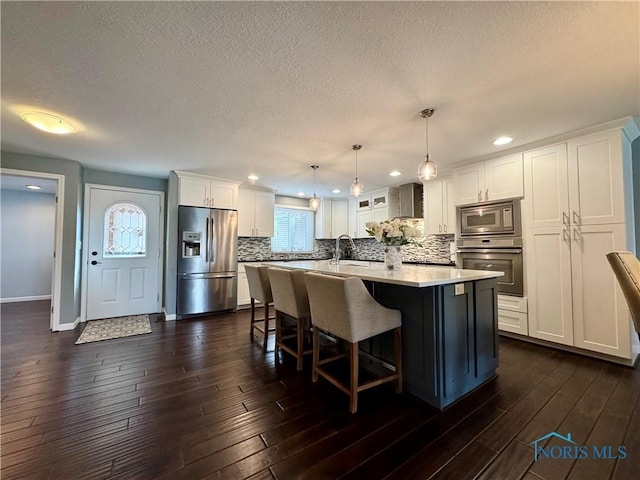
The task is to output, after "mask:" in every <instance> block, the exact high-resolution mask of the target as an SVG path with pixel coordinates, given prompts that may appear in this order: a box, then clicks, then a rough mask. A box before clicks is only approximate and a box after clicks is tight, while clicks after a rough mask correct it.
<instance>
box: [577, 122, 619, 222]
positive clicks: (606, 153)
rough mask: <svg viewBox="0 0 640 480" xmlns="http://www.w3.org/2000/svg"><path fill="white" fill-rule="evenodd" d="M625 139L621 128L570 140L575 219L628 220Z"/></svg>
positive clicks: (599, 220)
mask: <svg viewBox="0 0 640 480" xmlns="http://www.w3.org/2000/svg"><path fill="white" fill-rule="evenodd" d="M622 141H623V138H622V135H621V134H620V131H619V130H613V131H612V130H609V131H607V132H603V133H600V134H595V135H587V136H584V137H579V138H575V139H572V140H569V141H568V142H567V149H568V153H569V155H568V178H569V207H570V208H571V221H572V223H575V224H577V225H602V224H605V223H621V222H624V220H625V210H624V195H625V189H624V175H623V162H622V148H623V147H622Z"/></svg>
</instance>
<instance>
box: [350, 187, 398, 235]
mask: <svg viewBox="0 0 640 480" xmlns="http://www.w3.org/2000/svg"><path fill="white" fill-rule="evenodd" d="M354 204H355V213H354V212H353V211H350V212H349V214H348V216H351V217H352V218H355V225H350V226H349V231H350V232H352V231H353V233H354V237H355V238H367V237H369V234H368V233H367V231H366V224H367V222H382V221H384V220H389V219H390V218H394V217H397V216H399V215H400V197H399V191H398V188H397V187H390V188H383V189H380V190H374V191H373V192H371V193H368V194H365V195H361V196H359V197H357V198H356V199H355V202H354V201H353V199H350V200H349V205H350V206H351V207H350V208H351V209H352V208H353V206H354Z"/></svg>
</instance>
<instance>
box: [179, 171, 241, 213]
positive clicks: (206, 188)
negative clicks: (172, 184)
mask: <svg viewBox="0 0 640 480" xmlns="http://www.w3.org/2000/svg"><path fill="white" fill-rule="evenodd" d="M175 173H176V175H177V176H178V204H179V205H188V206H191V207H209V208H228V209H233V210H235V209H237V208H238V183H234V182H232V181H225V180H224V179H219V178H215V177H207V176H205V175H197V174H194V173H188V172H178V171H176V172H175Z"/></svg>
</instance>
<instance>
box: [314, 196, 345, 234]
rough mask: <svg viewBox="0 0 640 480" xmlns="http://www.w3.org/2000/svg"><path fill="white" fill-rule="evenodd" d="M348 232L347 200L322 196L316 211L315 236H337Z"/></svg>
mask: <svg viewBox="0 0 640 480" xmlns="http://www.w3.org/2000/svg"><path fill="white" fill-rule="evenodd" d="M344 233H347V234H348V233H349V212H348V202H347V200H332V199H328V198H323V199H321V200H320V207H319V208H318V210H317V211H316V238H337V237H339V236H340V235H342V234H344Z"/></svg>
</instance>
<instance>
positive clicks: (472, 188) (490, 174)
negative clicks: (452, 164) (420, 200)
mask: <svg viewBox="0 0 640 480" xmlns="http://www.w3.org/2000/svg"><path fill="white" fill-rule="evenodd" d="M454 182H455V185H456V187H457V188H456V196H455V204H456V205H465V204H469V203H477V202H486V201H490V200H501V199H504V198H513V197H522V196H523V195H524V186H523V171H522V154H521V153H517V154H514V155H508V156H506V157H500V158H495V159H493V160H487V161H486V162H480V163H476V164H473V165H469V166H467V167H463V168H459V169H457V170H455V172H454Z"/></svg>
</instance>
